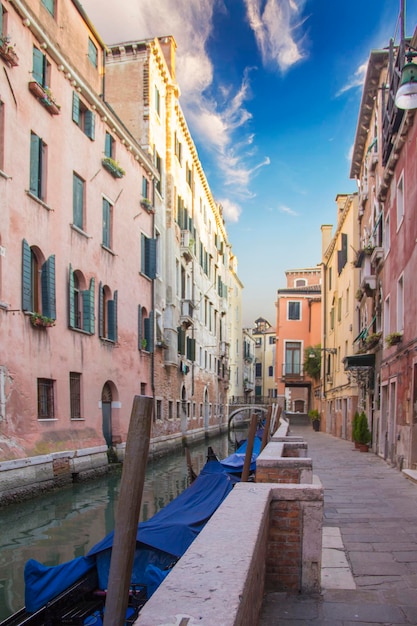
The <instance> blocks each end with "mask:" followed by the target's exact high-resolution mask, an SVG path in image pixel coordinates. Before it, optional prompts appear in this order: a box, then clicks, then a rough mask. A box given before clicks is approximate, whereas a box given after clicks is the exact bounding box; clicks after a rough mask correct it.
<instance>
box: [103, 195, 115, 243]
mask: <svg viewBox="0 0 417 626" xmlns="http://www.w3.org/2000/svg"><path fill="white" fill-rule="evenodd" d="M112 217H113V207H112V205H111V204H110V202H109V201H108V200H107V199H106V198H103V240H102V244H103V246H105V247H106V248H109V249H111V247H112V240H111V233H112Z"/></svg>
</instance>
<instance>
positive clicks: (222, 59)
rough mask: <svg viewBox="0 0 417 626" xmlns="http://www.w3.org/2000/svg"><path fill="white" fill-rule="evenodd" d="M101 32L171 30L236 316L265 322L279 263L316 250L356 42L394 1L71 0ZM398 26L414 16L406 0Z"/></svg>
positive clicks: (383, 32)
mask: <svg viewBox="0 0 417 626" xmlns="http://www.w3.org/2000/svg"><path fill="white" fill-rule="evenodd" d="M81 1H82V4H83V6H84V8H85V10H86V11H87V13H88V15H89V17H90V18H91V20H92V22H93V23H94V24H95V26H96V28H97V30H98V32H99V33H100V35H101V36H102V38H103V39H104V41H105V42H106V43H108V44H111V43H118V42H121V41H129V40H134V39H141V38H147V37H157V36H164V35H173V36H174V37H175V40H176V42H177V46H178V49H177V79H178V82H179V85H180V90H181V106H182V108H183V110H184V113H185V116H186V119H187V122H188V126H189V128H190V131H191V133H192V136H193V139H194V142H195V144H196V146H197V149H198V153H199V156H200V160H201V162H202V164H203V167H204V170H205V172H206V175H207V179H208V181H209V184H210V187H211V189H212V192H213V194H214V196H215V198H216V199H217V200H218V201H219V202H221V203H222V205H223V209H224V217H225V220H226V225H227V230H228V233H229V238H230V241H231V243H232V247H233V252H234V253H235V255H236V256H237V259H238V267H239V277H240V279H241V281H242V282H243V284H244V286H245V289H244V293H243V322H244V325H245V326H251V325H252V324H253V322H254V320H255V319H256V318H257V317H259V316H262V317H265V318H266V319H268V320H269V321H270V322H271V324H272V325H275V300H276V291H277V289H279V288H281V287H285V286H286V281H285V274H284V272H285V270H287V269H294V268H299V267H311V266H314V265H316V264H317V263H319V262H320V260H321V231H320V227H321V225H322V224H334V223H335V216H336V208H335V198H336V195H337V194H338V193H350V192H353V191H356V183H355V181H353V180H350V179H349V172H350V155H351V150H352V146H353V142H354V138H355V132H356V123H357V116H358V110H359V105H360V99H361V95H362V84H363V80H364V77H365V72H366V63H367V60H368V57H369V53H370V51H371V50H372V49H374V48H384V47H386V46H387V45H388V42H389V39H390V38H391V37H393V38H394V39H395V40H396V41H398V37H399V31H398V15H399V11H400V0H348V1H343V0H128V1H126V0H125V2H119V3H115V2H114V0H81ZM406 9H407V14H406V35H408V36H410V35H412V33H413V32H414V28H415V26H416V24H417V0H412V1H411V0H408V2H407V7H406Z"/></svg>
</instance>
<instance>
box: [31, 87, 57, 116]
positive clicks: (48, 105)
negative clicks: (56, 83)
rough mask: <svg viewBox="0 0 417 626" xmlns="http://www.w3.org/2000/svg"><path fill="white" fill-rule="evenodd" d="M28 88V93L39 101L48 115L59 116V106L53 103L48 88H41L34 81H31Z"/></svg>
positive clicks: (53, 100)
mask: <svg viewBox="0 0 417 626" xmlns="http://www.w3.org/2000/svg"><path fill="white" fill-rule="evenodd" d="M28 87H29V91H30V92H31V93H32V94H33V95H34V96H35V98H37V99H38V100H39V102H40V103H41V105H42V106H43V107H45V109H46V110H47V111H48V113H50V114H51V115H59V113H60V108H61V106H60V105H59V104H57V103H56V102H55V98H54V97H53V95H52V92H51V90H50V89H49V88H48V87H43V86H42V85H40V84H39V83H38V82H37V81H36V80H31V81H30V82H29V85H28Z"/></svg>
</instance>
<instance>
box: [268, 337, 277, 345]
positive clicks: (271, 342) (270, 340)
mask: <svg viewBox="0 0 417 626" xmlns="http://www.w3.org/2000/svg"><path fill="white" fill-rule="evenodd" d="M276 342H277V338H276V337H270V338H269V345H270V346H273V345H274V344H276Z"/></svg>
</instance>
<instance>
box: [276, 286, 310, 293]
mask: <svg viewBox="0 0 417 626" xmlns="http://www.w3.org/2000/svg"><path fill="white" fill-rule="evenodd" d="M311 293H314V294H317V293H319V294H321V285H303V286H302V287H284V288H283V289H277V294H278V295H287V294H288V295H290V294H297V295H302V294H305V295H308V294H311Z"/></svg>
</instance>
